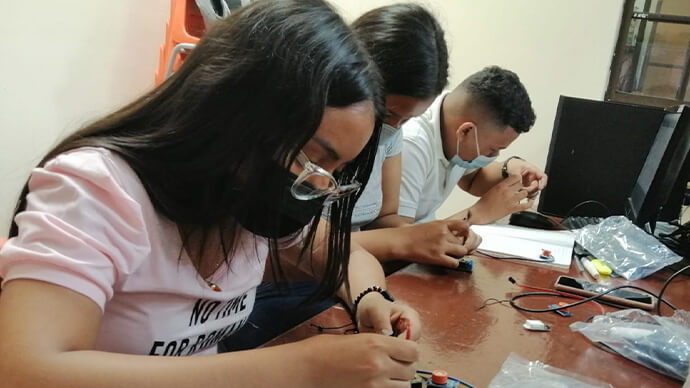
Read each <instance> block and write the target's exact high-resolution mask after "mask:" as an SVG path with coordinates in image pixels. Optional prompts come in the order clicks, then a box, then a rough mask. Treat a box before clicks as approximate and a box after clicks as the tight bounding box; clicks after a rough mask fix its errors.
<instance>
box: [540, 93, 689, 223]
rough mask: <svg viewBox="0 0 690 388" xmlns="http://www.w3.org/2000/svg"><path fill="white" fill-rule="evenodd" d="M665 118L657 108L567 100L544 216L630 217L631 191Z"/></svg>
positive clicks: (555, 137) (549, 169)
mask: <svg viewBox="0 0 690 388" xmlns="http://www.w3.org/2000/svg"><path fill="white" fill-rule="evenodd" d="M665 113H666V112H665V111H664V110H663V109H661V108H655V107H648V106H640V105H630V104H621V103H615V102H608V101H595V100H587V99H582V98H574V97H566V96H561V97H560V100H559V102H558V110H557V112H556V118H555V120H554V128H553V133H552V135H551V144H550V146H549V153H548V158H547V160H546V168H545V172H546V173H547V174H548V176H549V181H548V184H547V186H546V188H545V189H544V190H543V191H542V193H541V195H540V197H539V206H538V210H539V212H540V213H543V214H547V215H551V216H556V217H561V218H563V217H566V216H570V215H574V216H599V217H606V216H609V215H624V214H625V203H626V200H627V197H628V196H629V195H630V188H631V187H632V186H633V184H634V183H635V180H636V179H637V176H638V174H639V172H640V170H641V169H642V165H643V164H644V162H645V158H646V157H647V153H648V152H649V148H650V145H651V144H652V143H653V142H654V138H655V136H656V133H657V130H658V129H659V126H660V124H661V122H662V120H663V119H664V115H665ZM587 201H590V202H587ZM594 201H596V202H594ZM583 204H584V205H583ZM600 204H603V206H602V205H600ZM578 205H579V206H578ZM676 215H677V213H676ZM664 217H666V218H668V217H670V215H667V214H664ZM662 219H663V217H662Z"/></svg>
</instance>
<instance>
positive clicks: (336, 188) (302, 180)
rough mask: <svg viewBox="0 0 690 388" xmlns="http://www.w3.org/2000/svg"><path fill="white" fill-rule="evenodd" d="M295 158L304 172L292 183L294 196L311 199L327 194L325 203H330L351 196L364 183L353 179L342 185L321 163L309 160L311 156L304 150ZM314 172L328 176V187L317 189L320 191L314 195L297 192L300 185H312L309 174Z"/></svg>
mask: <svg viewBox="0 0 690 388" xmlns="http://www.w3.org/2000/svg"><path fill="white" fill-rule="evenodd" d="M295 160H296V161H297V163H299V164H300V165H301V166H302V168H303V170H302V172H300V173H299V175H297V178H296V179H295V181H294V182H293V183H292V187H291V188H290V191H291V193H292V196H293V197H295V198H296V199H298V200H301V201H309V200H311V199H315V198H320V197H323V196H327V198H326V200H325V203H330V202H334V201H337V200H339V199H342V198H345V197H347V196H350V195H352V194H355V193H356V192H357V191H359V189H360V188H361V187H362V184H361V183H359V182H357V181H356V180H353V181H352V182H351V183H348V184H346V185H341V184H340V183H338V180H336V179H335V177H334V176H333V174H331V173H330V172H328V171H327V170H326V169H324V168H322V167H320V166H319V165H317V164H315V163H313V162H312V161H311V160H309V158H308V157H307V155H306V154H305V153H304V152H303V151H300V152H299V153H298V154H297V156H296V157H295ZM312 174H317V175H321V176H323V177H325V178H328V179H329V181H330V184H329V185H328V188H326V189H323V190H320V189H316V190H319V191H320V192H319V193H315V194H313V195H304V194H299V193H298V192H297V190H298V187H299V186H300V185H302V184H309V185H311V184H310V183H309V182H307V178H308V177H309V176H311V175H312ZM311 186H313V185H311ZM316 190H315V191H316Z"/></svg>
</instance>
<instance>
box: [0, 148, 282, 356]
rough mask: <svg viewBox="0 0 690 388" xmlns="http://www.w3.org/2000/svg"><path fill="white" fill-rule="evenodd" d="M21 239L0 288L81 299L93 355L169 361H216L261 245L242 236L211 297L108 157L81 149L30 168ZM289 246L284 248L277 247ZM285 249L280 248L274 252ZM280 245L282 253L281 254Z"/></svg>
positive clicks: (164, 222)
mask: <svg viewBox="0 0 690 388" xmlns="http://www.w3.org/2000/svg"><path fill="white" fill-rule="evenodd" d="M29 189H30V193H29V195H28V197H27V200H28V204H27V208H26V210H25V211H23V212H21V213H20V214H18V215H17V217H16V222H17V224H18V226H19V235H18V236H16V237H14V238H11V239H9V240H8V241H7V243H5V245H4V246H3V247H2V250H0V277H1V278H2V279H3V284H5V283H6V282H8V281H11V280H14V279H35V280H42V281H45V282H49V283H53V284H56V285H60V286H62V287H65V288H68V289H70V290H73V291H76V292H78V293H80V294H83V295H85V296H87V297H88V298H90V299H91V300H93V301H94V303H96V304H97V305H98V306H100V308H101V309H102V311H103V316H102V319H101V327H100V333H99V336H98V341H97V344H96V349H97V350H103V351H110V352H118V353H127V354H151V355H168V356H171V355H172V356H186V355H192V354H209V353H215V352H216V344H217V343H218V342H219V341H220V340H221V339H222V338H223V337H224V336H227V335H229V334H231V333H233V332H235V331H237V330H238V329H239V328H240V327H241V326H242V325H243V324H244V323H245V322H246V320H247V317H248V316H249V313H250V312H251V310H252V308H253V306H254V297H255V293H256V286H257V285H258V284H259V283H260V282H261V278H262V276H263V272H264V265H265V263H266V257H267V254H268V245H267V241H266V239H264V238H262V237H257V236H255V235H253V234H252V233H250V232H248V231H246V230H241V235H240V238H238V239H237V241H238V243H237V244H238V245H237V247H236V249H235V254H234V255H233V257H232V259H231V260H230V264H229V268H228V266H226V265H223V266H221V268H220V269H219V270H218V271H216V273H215V274H214V275H213V277H212V278H211V279H209V280H210V281H211V282H213V283H215V284H216V285H218V286H219V287H220V289H221V291H220V292H216V291H213V290H212V289H211V288H210V287H209V285H208V284H207V283H206V282H205V281H204V280H203V279H202V278H201V277H200V276H199V275H198V273H197V271H196V269H195V267H194V265H193V264H192V262H191V261H190V259H189V257H188V256H187V254H186V253H185V252H184V250H182V249H181V239H180V236H179V233H178V230H177V226H176V225H175V224H174V223H172V222H171V221H170V220H168V219H166V218H165V217H163V216H161V215H159V214H158V213H157V212H156V211H155V210H154V208H153V205H152V203H151V200H150V199H149V196H148V195H147V193H146V190H145V189H144V187H143V186H142V184H141V182H140V181H139V178H138V177H137V175H136V174H135V173H134V171H133V170H132V169H131V168H130V167H129V165H128V164H127V163H126V162H125V161H124V160H123V159H121V158H120V157H119V156H117V155H116V154H115V153H113V152H111V151H108V150H105V149H102V148H80V149H77V150H73V151H70V152H67V153H64V154H61V155H59V156H57V157H56V158H55V159H53V160H51V161H49V162H48V163H46V165H45V166H44V167H43V168H36V169H34V171H33V172H32V174H31V179H30V181H29ZM283 243H286V242H283ZM281 245H283V244H281ZM285 245H287V244H285Z"/></svg>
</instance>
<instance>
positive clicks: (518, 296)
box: [510, 285, 677, 313]
mask: <svg viewBox="0 0 690 388" xmlns="http://www.w3.org/2000/svg"><path fill="white" fill-rule="evenodd" d="M624 288H632V289H635V290H639V291H643V292H646V293H647V294H649V295H651V296H654V297H655V298H657V299H658V300H659V302H663V303H665V304H666V305H668V306H669V307H670V308H671V309H673V310H677V308H676V306H674V305H672V304H671V303H670V302H668V301H666V300H665V299H662V298H660V297H659V295H657V294H654V293H652V292H650V291H648V290H645V289H644V288H642V287H637V286H630V285H623V286H618V287H613V288H610V289H608V290H606V291H604V292H600V293H598V294H596V295H593V296H590V297H588V298H585V299H582V300H580V301H578V302H575V303H570V304H567V305H565V306H559V307H556V308H548V309H530V308H527V307H522V306H519V305H518V304H517V303H515V301H516V300H518V299H520V298H524V297H527V296H536V295H539V296H562V295H560V294H557V293H556V292H554V291H548V292H526V293H524V294H517V295H513V297H512V298H510V305H511V306H513V307H514V308H515V309H517V310H520V311H525V312H529V313H548V312H552V311H556V310H563V309H568V308H571V307H575V306H579V305H581V304H583V303H587V302H590V301H593V300H596V299H598V298H601V297H602V296H604V295H606V294H609V293H611V292H613V291H616V290H620V289H624ZM566 297H567V298H570V296H566Z"/></svg>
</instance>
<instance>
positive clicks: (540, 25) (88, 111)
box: [0, 0, 623, 235]
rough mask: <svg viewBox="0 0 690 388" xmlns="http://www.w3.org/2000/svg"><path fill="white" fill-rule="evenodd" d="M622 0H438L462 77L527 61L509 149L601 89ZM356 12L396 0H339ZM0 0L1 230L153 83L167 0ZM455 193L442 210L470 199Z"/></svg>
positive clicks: (530, 145) (541, 144)
mask: <svg viewBox="0 0 690 388" xmlns="http://www.w3.org/2000/svg"><path fill="white" fill-rule="evenodd" d="M622 2H623V0H609V1H600V0H577V1H573V0H520V1H513V0H482V1H476V0H429V1H422V3H423V4H426V5H428V6H429V8H431V9H432V10H433V11H434V12H435V13H436V15H438V17H439V19H440V21H441V24H442V25H443V26H444V28H445V29H446V33H447V40H448V45H449V48H450V51H451V59H450V62H451V85H455V84H456V83H457V82H459V81H460V80H462V78H464V76H466V75H468V74H470V73H471V72H474V71H476V70H478V69H480V68H482V67H483V66H485V65H489V64H498V65H501V66H504V67H506V68H509V69H511V70H514V71H516V72H517V73H518V74H519V75H520V76H521V77H522V79H523V82H524V83H525V85H526V86H527V89H528V90H529V92H530V95H531V96H532V100H533V102H534V108H535V111H536V113H537V123H536V125H535V127H534V129H532V131H531V132H530V133H529V134H526V135H524V136H521V138H519V139H518V140H517V141H516V142H515V143H514V144H513V145H512V146H511V148H510V149H509V150H506V151H505V155H512V154H517V155H521V156H523V157H526V158H528V159H530V160H532V161H533V162H534V163H536V164H537V165H539V166H542V167H543V165H544V162H545V158H546V151H547V148H548V144H549V140H550V132H551V127H552V123H553V118H554V113H555V109H556V104H557V101H558V95H559V94H567V95H572V96H579V97H587V98H602V97H603V93H604V90H605V88H606V82H607V79H608V67H609V64H610V61H611V54H612V52H613V48H614V42H615V38H616V35H617V31H618V30H617V29H618V24H619V18H620V14H621V10H622ZM334 3H335V4H336V6H337V7H338V8H339V9H340V10H341V11H342V12H343V14H344V15H345V16H346V18H348V19H350V20H352V19H353V18H354V17H356V16H358V15H359V14H361V13H362V12H363V11H365V10H367V9H370V8H373V7H375V6H379V5H383V4H390V3H393V1H381V0H377V1H375V0H335V1H334ZM36 4H37V3H35V2H28V1H24V2H22V1H12V2H10V1H6V2H2V4H1V5H0V14H2V15H3V23H0V74H1V75H0V77H2V78H1V79H0V235H3V234H5V233H6V231H7V225H8V223H9V217H10V214H11V211H12V208H13V205H14V200H15V199H16V196H17V194H18V191H19V189H20V187H21V185H22V184H23V182H24V180H25V179H26V177H27V175H28V173H29V171H30V169H31V167H32V166H33V165H34V164H35V163H36V162H37V160H38V159H39V158H40V156H41V155H42V154H43V153H44V152H45V151H46V150H47V149H48V148H49V147H50V146H51V145H53V144H54V143H55V142H56V140H57V139H58V138H59V137H60V136H63V135H64V134H65V133H68V132H70V131H72V130H74V129H75V128H76V127H78V126H80V125H81V124H83V123H84V122H86V121H88V120H91V119H93V118H95V117H97V116H98V115H101V114H103V113H104V112H107V111H109V110H111V109H113V108H115V107H117V106H119V105H121V104H123V103H125V102H126V101H128V100H130V99H132V98H133V97H135V96H137V95H139V94H141V93H142V92H143V91H144V90H146V89H147V88H149V87H150V86H151V85H152V83H153V74H154V71H155V69H156V67H157V60H158V47H159V45H160V44H161V43H162V42H163V37H164V34H165V27H164V26H165V21H166V20H167V18H168V12H169V1H168V0H145V1H142V0H117V1H105V0H97V1H82V0H61V1H45V2H40V5H36ZM469 203H471V202H470V198H469V197H468V195H466V194H459V193H454V195H453V196H452V197H451V199H450V200H449V201H448V202H447V203H446V204H445V205H444V206H443V207H442V209H441V211H440V212H439V215H440V216H443V215H447V214H450V212H452V211H453V210H455V209H459V208H461V207H464V206H465V205H466V204H469Z"/></svg>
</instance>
